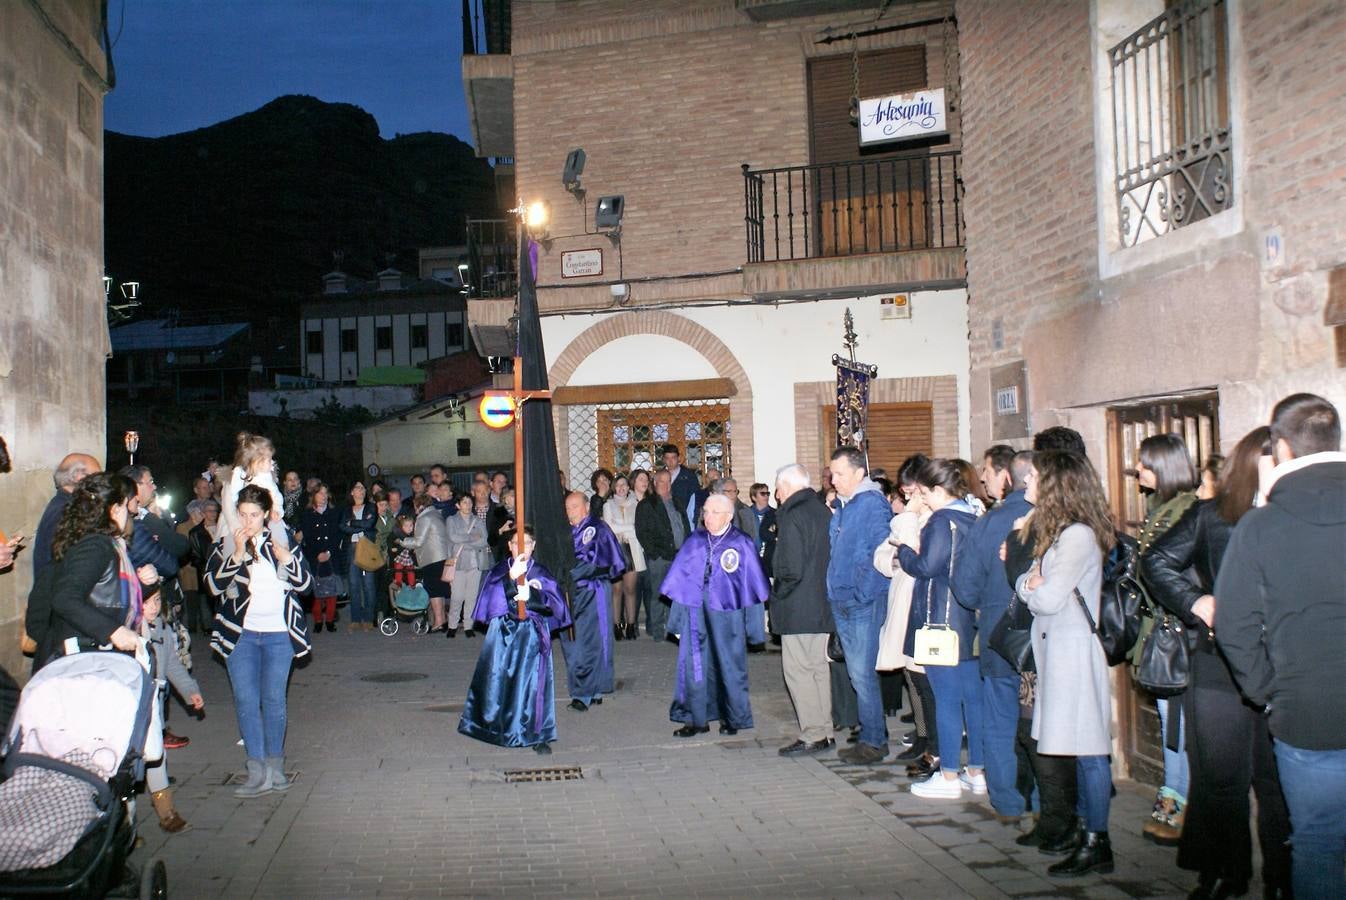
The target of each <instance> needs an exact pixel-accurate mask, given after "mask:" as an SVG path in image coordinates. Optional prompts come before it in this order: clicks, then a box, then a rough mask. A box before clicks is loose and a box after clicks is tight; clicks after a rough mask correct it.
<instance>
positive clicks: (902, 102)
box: [860, 88, 949, 147]
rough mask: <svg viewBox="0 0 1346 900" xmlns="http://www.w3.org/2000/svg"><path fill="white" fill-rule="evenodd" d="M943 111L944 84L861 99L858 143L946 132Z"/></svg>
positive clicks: (863, 144) (947, 129) (909, 138)
mask: <svg viewBox="0 0 1346 900" xmlns="http://www.w3.org/2000/svg"><path fill="white" fill-rule="evenodd" d="M944 113H945V108H944V88H935V89H934V90H933V91H915V92H913V93H910V94H893V95H891V96H888V97H870V98H869V99H868V100H861V101H860V146H861V147H870V146H873V145H875V144H888V143H892V142H894V141H909V140H914V139H917V138H928V137H936V136H939V135H943V134H948V133H949V128H948V125H947V123H946V121H945V116H944Z"/></svg>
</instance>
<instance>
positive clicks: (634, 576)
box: [603, 475, 645, 641]
mask: <svg viewBox="0 0 1346 900" xmlns="http://www.w3.org/2000/svg"><path fill="white" fill-rule="evenodd" d="M638 503H639V498H637V497H636V495H635V494H633V493H631V482H630V481H629V480H628V479H627V477H626V476H625V475H618V476H617V478H616V480H615V481H614V482H613V485H612V496H611V497H609V498H608V499H607V502H605V503H604V504H603V521H604V522H607V523H608V527H609V528H611V529H612V533H613V534H615V535H616V536H617V543H619V544H621V545H622V555H623V556H624V557H626V573H625V574H624V575H622V577H621V580H620V581H618V582H617V584H616V588H617V589H616V590H615V591H613V592H612V621H613V622H614V623H616V624H615V625H614V626H613V630H614V631H615V632H616V637H617V640H619V641H620V640H622V639H623V638H629V639H631V640H635V639H636V638H637V637H639V636H640V632H639V630H638V629H637V627H636V581H637V580H638V579H639V578H640V573H641V572H644V571H645V554H644V552H643V551H642V550H641V549H640V541H639V540H637V539H636V505H637V504H638Z"/></svg>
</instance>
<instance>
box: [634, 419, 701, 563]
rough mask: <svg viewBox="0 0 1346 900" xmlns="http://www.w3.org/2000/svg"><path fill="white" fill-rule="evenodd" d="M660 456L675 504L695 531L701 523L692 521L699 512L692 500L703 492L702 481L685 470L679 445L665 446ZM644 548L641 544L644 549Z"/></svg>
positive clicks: (693, 473) (694, 474) (690, 471)
mask: <svg viewBox="0 0 1346 900" xmlns="http://www.w3.org/2000/svg"><path fill="white" fill-rule="evenodd" d="M660 455H661V456H662V457H663V460H664V468H665V469H667V470H668V478H669V490H670V491H671V492H672V495H673V503H674V504H675V505H676V506H677V507H678V511H679V512H681V513H682V515H683V518H684V519H686V520H687V524H688V527H689V528H691V530H692V531H695V530H696V527H697V525H698V524H699V523H698V522H695V521H693V520H692V516H693V515H694V514H695V513H696V511H697V510H696V509H695V508H694V506H695V505H694V504H693V503H692V500H693V499H694V498H695V497H696V494H697V492H698V491H700V490H701V480H700V479H699V478H697V477H696V473H695V472H693V471H692V470H691V469H687V468H683V465H682V452H681V451H680V450H678V445H677V444H664V447H663V449H662V450H661V451H660ZM644 546H645V545H644V544H641V547H642V548H643V547H644Z"/></svg>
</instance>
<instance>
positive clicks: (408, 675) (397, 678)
mask: <svg viewBox="0 0 1346 900" xmlns="http://www.w3.org/2000/svg"><path fill="white" fill-rule="evenodd" d="M428 677H429V676H428V675H426V674H425V673H424V672H370V673H369V674H368V675H361V676H360V680H361V681H372V682H373V683H375V684H399V683H401V682H404V681H420V680H421V679H423V678H428Z"/></svg>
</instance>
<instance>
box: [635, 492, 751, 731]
mask: <svg viewBox="0 0 1346 900" xmlns="http://www.w3.org/2000/svg"><path fill="white" fill-rule="evenodd" d="M733 520H734V504H733V502H732V501H731V500H730V499H729V498H728V497H726V496H725V495H724V494H712V495H710V497H708V498H707V499H706V505H705V507H704V514H703V521H704V523H705V525H704V527H703V528H698V529H697V530H696V531H695V532H694V533H693V534H692V535H691V537H689V538H687V540H686V541H685V542H684V543H683V545H682V547H681V548H680V549H679V550H678V555H677V557H675V558H674V560H673V565H672V567H671V568H670V569H669V572H668V575H667V577H665V578H664V583H663V585H662V587H660V589H659V592H660V593H661V594H663V595H664V596H666V597H668V598H669V600H671V601H672V603H673V607H672V610H671V611H670V612H669V615H668V631H669V633H670V634H675V635H677V636H678V671H677V684H676V686H675V687H674V690H673V703H672V705H671V707H670V708H669V713H668V715H669V718H670V719H672V720H673V721H674V722H682V723H683V726H682V727H681V728H679V729H678V730H677V731H675V732H673V735H674V736H675V737H692V736H694V735H697V734H705V733H706V732H708V731H710V725H709V724H708V723H709V722H710V720H711V719H718V720H719V722H720V734H737V733H738V730H739V729H740V728H751V727H752V706H751V705H750V704H749V702H748V653H747V645H748V644H750V643H753V644H760V643H764V642H765V641H766V635H765V634H764V633H763V629H762V623H761V620H760V619H759V618H758V617H756V616H745V615H744V614H743V611H744V610H745V609H747V608H748V607H750V606H753V605H755V604H758V603H762V602H764V601H765V600H766V598H767V594H768V592H769V589H768V586H767V580H766V576H765V575H764V574H763V573H762V565H761V563H760V562H758V559H757V550H756V547H755V546H754V544H753V540H752V538H750V537H748V536H747V535H746V534H744V533H743V532H742V531H739V530H738V529H737V528H735V527H734V525H733Z"/></svg>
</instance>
